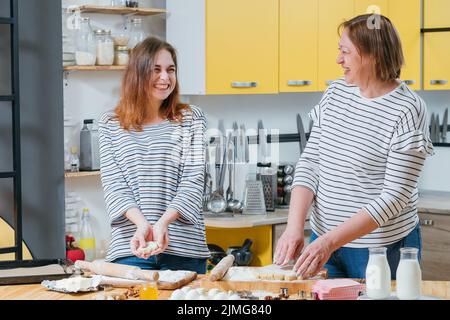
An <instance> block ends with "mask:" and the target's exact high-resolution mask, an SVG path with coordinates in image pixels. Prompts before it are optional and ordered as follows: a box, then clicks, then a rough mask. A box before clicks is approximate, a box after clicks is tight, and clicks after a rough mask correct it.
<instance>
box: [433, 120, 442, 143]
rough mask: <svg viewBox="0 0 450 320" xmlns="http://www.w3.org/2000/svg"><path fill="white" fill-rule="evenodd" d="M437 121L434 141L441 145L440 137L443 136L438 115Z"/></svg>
mask: <svg viewBox="0 0 450 320" xmlns="http://www.w3.org/2000/svg"><path fill="white" fill-rule="evenodd" d="M434 121H435V123H436V124H435V131H434V141H435V142H437V143H439V140H440V135H441V130H440V125H441V123H440V121H439V114H436V118H435V119H434Z"/></svg>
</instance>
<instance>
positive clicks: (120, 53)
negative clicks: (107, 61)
mask: <svg viewBox="0 0 450 320" xmlns="http://www.w3.org/2000/svg"><path fill="white" fill-rule="evenodd" d="M129 60H130V55H129V49H128V47H127V46H116V53H115V56H114V64H115V65H116V66H126V65H128V61H129Z"/></svg>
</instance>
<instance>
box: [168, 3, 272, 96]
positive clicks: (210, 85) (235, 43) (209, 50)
mask: <svg viewBox="0 0 450 320" xmlns="http://www.w3.org/2000/svg"><path fill="white" fill-rule="evenodd" d="M166 9H167V11H168V12H169V15H168V17H167V24H166V34H167V41H168V42H169V43H171V44H172V45H174V46H175V47H176V49H177V50H178V52H179V75H178V79H179V82H180V88H181V93H182V94H255V93H277V92H278V0H246V1H241V0H191V1H185V0H168V1H167V2H166Z"/></svg>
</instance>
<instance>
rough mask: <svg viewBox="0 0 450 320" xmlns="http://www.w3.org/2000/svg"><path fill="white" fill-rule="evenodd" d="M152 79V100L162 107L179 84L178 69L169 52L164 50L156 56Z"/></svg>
mask: <svg viewBox="0 0 450 320" xmlns="http://www.w3.org/2000/svg"><path fill="white" fill-rule="evenodd" d="M151 79H152V80H151V88H150V95H151V100H153V101H155V102H158V103H159V105H160V104H161V103H162V102H163V101H164V100H165V99H167V97H168V96H169V95H170V94H171V93H172V91H173V89H174V88H175V85H176V83H177V76H176V67H175V63H174V61H173V58H172V55H171V54H170V52H169V51H167V50H165V49H163V50H161V51H159V52H158V53H157V54H156V56H155V63H154V67H153V70H152V78H151Z"/></svg>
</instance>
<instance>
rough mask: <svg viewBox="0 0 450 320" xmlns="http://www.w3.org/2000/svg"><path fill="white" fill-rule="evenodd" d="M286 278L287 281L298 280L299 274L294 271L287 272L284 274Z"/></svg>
mask: <svg viewBox="0 0 450 320" xmlns="http://www.w3.org/2000/svg"><path fill="white" fill-rule="evenodd" d="M284 280H286V281H294V280H297V275H296V274H295V273H294V272H292V273H288V274H285V275H284Z"/></svg>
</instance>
